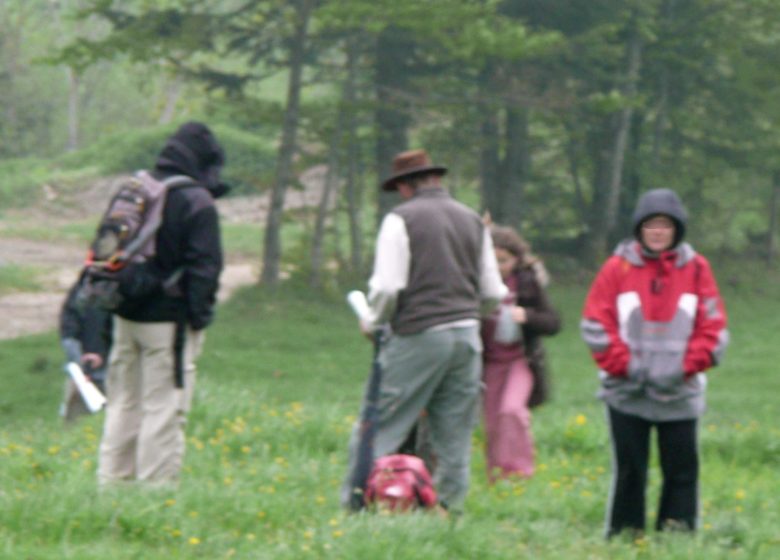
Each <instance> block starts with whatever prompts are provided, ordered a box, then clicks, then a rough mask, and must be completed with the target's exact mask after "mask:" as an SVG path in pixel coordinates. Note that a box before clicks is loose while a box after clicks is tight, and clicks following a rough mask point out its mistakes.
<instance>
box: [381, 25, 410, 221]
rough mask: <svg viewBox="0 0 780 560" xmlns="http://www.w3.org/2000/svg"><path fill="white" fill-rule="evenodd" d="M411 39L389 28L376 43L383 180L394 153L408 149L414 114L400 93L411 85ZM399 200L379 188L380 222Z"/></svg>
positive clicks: (390, 165) (389, 168)
mask: <svg viewBox="0 0 780 560" xmlns="http://www.w3.org/2000/svg"><path fill="white" fill-rule="evenodd" d="M410 57H411V50H410V42H409V39H408V38H407V37H406V36H405V34H404V33H403V32H401V31H400V30H398V29H395V28H387V29H386V30H384V31H383V32H382V33H381V34H380V35H379V38H378V40H377V43H376V73H375V87H376V97H377V108H376V113H375V122H376V135H377V139H376V170H377V179H378V181H382V180H383V179H384V178H385V177H387V176H388V175H389V174H390V170H391V169H392V161H393V157H395V155H396V154H397V153H398V152H402V151H404V150H406V149H407V146H408V138H407V129H408V127H409V123H410V117H409V113H408V110H407V103H406V102H405V101H404V100H403V99H402V98H401V97H400V95H399V94H401V93H403V92H404V91H407V90H408V88H409V68H408V66H409V65H408V64H407V60H408V59H409V58H410ZM396 201H397V197H396V196H395V195H393V194H392V193H385V192H384V191H381V190H380V192H379V196H378V209H377V210H378V211H377V224H378V223H379V222H381V220H382V218H383V217H384V215H385V214H386V213H387V212H388V211H389V210H390V208H391V207H392V205H393V204H394V203H395V202H396Z"/></svg>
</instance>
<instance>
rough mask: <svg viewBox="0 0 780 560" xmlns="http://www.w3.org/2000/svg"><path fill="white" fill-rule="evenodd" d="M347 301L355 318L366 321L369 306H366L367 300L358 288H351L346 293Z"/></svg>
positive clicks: (368, 314) (369, 313) (369, 310)
mask: <svg viewBox="0 0 780 560" xmlns="http://www.w3.org/2000/svg"><path fill="white" fill-rule="evenodd" d="M347 303H349V306H350V307H351V308H352V311H354V312H355V315H357V318H358V319H360V320H361V321H362V322H364V323H367V322H368V318H369V316H370V315H371V308H370V307H369V306H368V300H366V295H365V294H364V293H363V292H361V291H360V290H352V291H351V292H349V293H348V294H347Z"/></svg>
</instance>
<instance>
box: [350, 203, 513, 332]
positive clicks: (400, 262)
mask: <svg viewBox="0 0 780 560" xmlns="http://www.w3.org/2000/svg"><path fill="white" fill-rule="evenodd" d="M411 256H412V252H411V248H410V246H409V235H408V234H407V231H406V224H405V223H404V220H403V218H401V216H399V215H398V214H395V213H393V212H390V213H388V214H387V215H386V216H385V217H384V219H383V220H382V225H381V227H380V229H379V235H378V237H377V241H376V252H375V256H374V271H373V274H372V275H371V279H370V280H369V282H368V288H369V291H368V303H369V307H370V313H369V316H368V317H367V320H366V325H365V326H366V327H367V328H369V329H373V328H376V327H378V326H379V325H382V324H384V323H387V322H388V321H389V320H390V319H391V318H392V316H393V314H394V312H395V309H396V304H397V302H398V294H399V293H400V292H401V290H403V289H405V288H406V287H407V285H408V282H409V268H410V263H411ZM507 293H508V289H507V287H506V286H505V285H504V283H503V282H502V280H501V275H500V273H499V271H498V263H497V262H496V257H495V254H494V252H493V240H492V239H491V237H490V232H489V231H488V229H487V228H485V229H484V233H483V238H482V257H481V261H480V264H479V295H480V300H481V307H482V311H483V313H488V312H489V311H491V310H492V309H493V308H494V307H495V306H496V305H497V304H498V303H499V302H500V301H501V300H502V299H503V298H504V297H505V296H506V294H507ZM477 323H478V320H476V319H464V320H459V321H456V322H453V323H447V324H441V325H436V326H434V327H432V328H433V329H441V328H450V327H453V326H465V325H472V324H477Z"/></svg>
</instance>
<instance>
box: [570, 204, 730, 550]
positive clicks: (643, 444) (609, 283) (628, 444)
mask: <svg viewBox="0 0 780 560" xmlns="http://www.w3.org/2000/svg"><path fill="white" fill-rule="evenodd" d="M687 217H688V216H687V212H686V210H685V208H684V206H683V204H682V202H681V201H680V199H679V197H678V196H677V194H676V193H675V192H674V191H672V190H669V189H655V190H651V191H649V192H647V193H645V194H644V195H643V196H642V197H641V198H640V199H639V201H638V203H637V207H636V210H635V212H634V215H633V224H634V232H633V233H634V239H629V240H626V241H623V242H622V243H620V244H619V245H618V247H617V249H616V250H615V252H614V254H613V255H612V256H611V257H610V258H609V259H608V260H607V261H606V263H604V265H603V266H602V268H601V270H600V271H599V273H598V275H597V276H596V279H595V280H594V282H593V285H592V286H591V288H590V292H589V293H588V296H587V299H586V301H585V307H584V311H583V318H582V322H581V324H580V328H581V332H582V336H583V338H584V340H585V342H586V343H587V345H588V346H589V348H590V350H591V352H592V354H593V358H594V360H595V361H596V363H597V364H598V367H599V370H600V371H599V377H600V379H601V389H600V391H599V397H600V398H601V399H603V400H604V401H605V403H606V406H607V417H608V420H609V430H610V436H611V440H612V449H613V465H614V467H613V469H614V472H613V481H612V488H611V491H610V495H609V503H608V509H607V519H606V524H607V527H606V532H607V536H608V537H610V536H613V535H615V534H617V533H619V532H620V531H621V530H623V529H629V530H635V531H638V532H641V531H643V530H644V526H645V487H646V485H647V467H648V456H649V448H650V432H651V429H652V428H653V427H654V428H655V429H656V431H657V434H658V447H659V453H660V463H661V471H662V475H663V487H662V490H661V497H660V503H659V507H658V513H657V519H656V524H655V527H656V529H657V530H667V529H684V530H694V529H695V528H696V526H697V521H698V520H697V515H698V476H699V456H698V450H697V436H696V433H697V432H696V425H697V420H698V418H699V417H700V416H701V415H702V413H703V412H704V408H705V388H706V385H707V378H706V375H705V374H704V371H705V370H707V369H709V368H710V367H712V366H714V365H716V364H718V363H719V362H720V360H721V358H722V355H723V351H724V349H725V347H726V345H727V344H728V331H727V330H726V310H725V308H724V305H723V301H722V299H721V297H720V294H719V291H718V286H717V284H716V282H715V278H714V277H713V274H712V270H711V268H710V265H709V262H708V261H707V259H705V258H704V257H703V256H702V255H700V254H698V253H696V252H695V251H694V250H693V248H692V247H691V246H690V245H689V244H688V243H686V242H684V241H683V239H684V237H685V228H686V223H687Z"/></svg>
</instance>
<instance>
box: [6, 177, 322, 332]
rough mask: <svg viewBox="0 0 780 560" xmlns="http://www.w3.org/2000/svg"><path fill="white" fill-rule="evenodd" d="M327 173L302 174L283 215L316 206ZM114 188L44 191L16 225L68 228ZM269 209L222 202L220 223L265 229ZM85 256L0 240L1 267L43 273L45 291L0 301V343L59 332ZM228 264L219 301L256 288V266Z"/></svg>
mask: <svg viewBox="0 0 780 560" xmlns="http://www.w3.org/2000/svg"><path fill="white" fill-rule="evenodd" d="M325 172H326V167H325V166H323V165H319V166H315V167H312V168H310V169H308V170H307V171H306V172H304V173H303V174H302V175H301V176H300V177H299V180H300V183H301V184H302V185H303V189H300V190H297V189H289V190H288V192H287V196H286V198H285V209H286V210H290V209H295V208H302V207H313V206H316V205H317V204H318V203H319V200H320V197H321V195H322V188H323V185H324V179H325ZM116 184H117V178H116V177H106V178H101V179H98V180H96V181H95V182H94V183H93V184H91V185H89V186H87V188H85V189H83V190H81V191H80V192H74V191H72V190H70V191H68V190H65V189H63V190H60V191H57V190H56V189H55V188H54V187H52V186H50V185H44V187H43V188H44V196H43V197H42V202H41V204H40V205H38V206H37V207H31V208H27V209H24V210H21V211H19V212H14V214H15V216H16V219H17V220H18V219H20V216H21V218H22V219H23V220H24V221H26V222H31V223H33V224H43V225H46V224H50V223H52V221H53V220H56V221H60V222H67V221H68V220H74V219H83V218H85V217H92V216H96V214H95V212H96V209H97V210H98V212H99V211H100V210H102V209H103V208H104V207H105V206H106V204H107V202H108V198H109V196H110V194H111V193H112V192H113V191H114V190H115V187H116ZM268 203H269V196H268V193H266V194H265V195H260V196H249V197H230V198H226V199H224V200H222V199H220V200H219V201H218V202H217V208H218V210H219V214H220V221H221V222H222V223H253V224H260V225H262V224H263V222H264V220H265V215H266V211H267V208H268ZM54 216H56V217H57V218H54ZM95 220H96V221H97V217H95ZM84 252H85V248H84V247H83V246H82V245H80V244H74V243H67V242H56V243H52V242H43V241H33V240H29V239H20V238H5V239H4V238H2V237H0V266H3V265H6V264H12V265H19V266H24V267H32V268H33V269H36V270H40V271H41V272H40V273H39V274H37V275H36V278H35V280H36V283H37V284H39V285H40V286H41V290H39V291H36V292H24V293H12V294H8V295H5V296H2V297H0V340H3V339H12V338H16V337H18V336H23V335H28V334H35V333H40V332H46V331H50V330H53V329H55V328H57V322H58V316H59V311H60V307H61V306H62V302H63V300H64V298H65V294H66V292H67V290H68V288H70V286H71V285H72V284H73V282H74V281H75V280H76V275H77V274H78V271H79V269H80V267H81V263H82V262H83V258H84ZM226 260H227V264H226V266H225V269H224V270H223V272H222V276H221V277H220V291H219V294H218V299H219V300H220V301H225V300H226V299H228V298H229V297H230V295H231V294H232V293H233V292H234V291H235V290H236V289H237V288H240V287H242V286H246V285H249V284H253V283H255V282H257V280H258V278H259V264H258V263H255V262H252V263H249V262H242V261H241V260H240V259H238V260H237V259H235V258H234V257H233V256H231V255H226Z"/></svg>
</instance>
